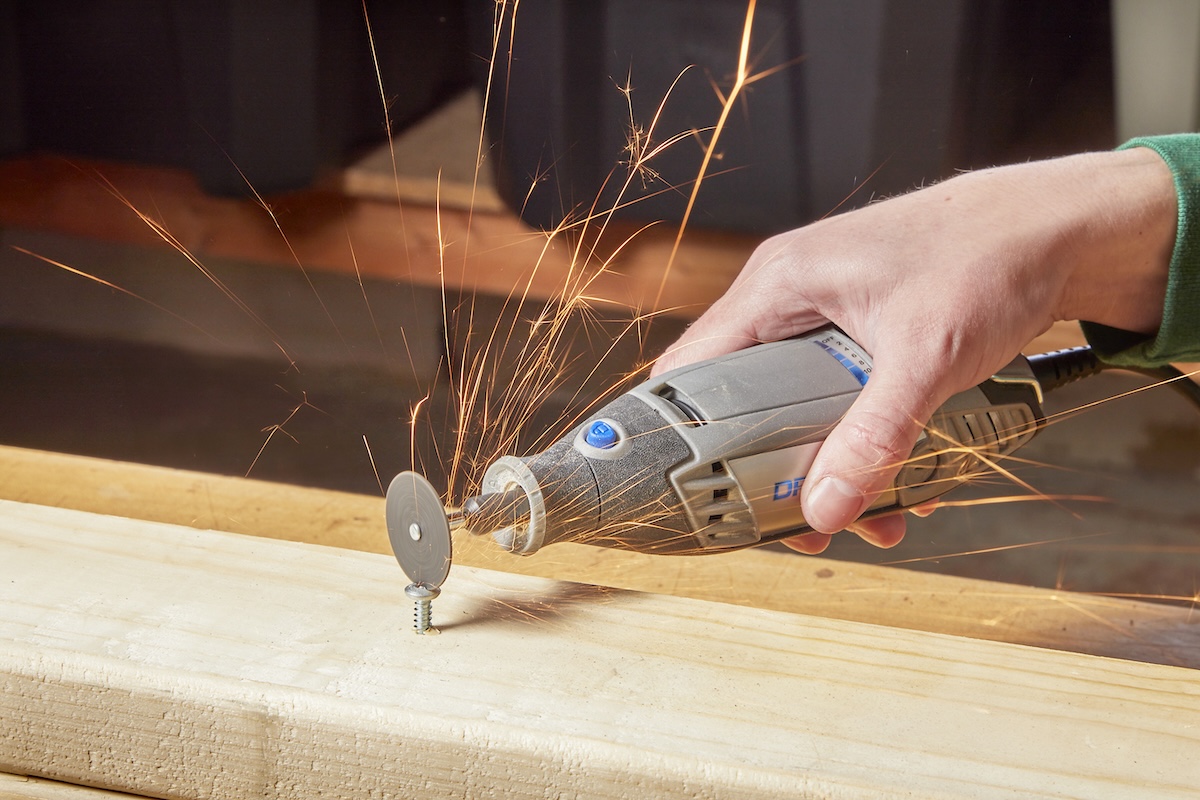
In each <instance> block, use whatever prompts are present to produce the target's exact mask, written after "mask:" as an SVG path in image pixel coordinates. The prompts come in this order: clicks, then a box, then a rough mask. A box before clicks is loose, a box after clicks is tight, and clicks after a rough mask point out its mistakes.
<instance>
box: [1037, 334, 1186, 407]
mask: <svg viewBox="0 0 1200 800" xmlns="http://www.w3.org/2000/svg"><path fill="white" fill-rule="evenodd" d="M1027 360H1028V361H1029V366H1030V367H1031V368H1032V369H1033V376H1034V377H1035V378H1037V382H1038V383H1039V384H1041V387H1042V391H1043V392H1047V393H1049V392H1052V391H1054V390H1055V389H1058V388H1060V387H1062V386H1066V385H1067V384H1068V383H1074V382H1075V381H1078V380H1082V379H1084V378H1088V377H1091V376H1092V375H1097V374H1099V373H1101V372H1104V371H1106V370H1114V369H1116V370H1124V371H1126V372H1133V373H1136V374H1138V375H1144V376H1146V377H1147V378H1153V379H1154V380H1156V381H1158V382H1160V383H1162V384H1164V385H1166V386H1170V387H1171V388H1172V389H1174V390H1175V391H1176V392H1178V393H1179V394H1181V395H1183V396H1184V397H1186V398H1187V399H1188V400H1189V401H1191V403H1192V404H1193V405H1195V406H1196V408H1197V409H1200V385H1197V384H1196V382H1195V381H1193V380H1192V379H1191V378H1190V377H1189V376H1188V375H1187V374H1186V373H1184V372H1181V371H1180V370H1178V369H1176V368H1175V367H1172V366H1171V365H1169V364H1167V365H1164V366H1161V367H1118V366H1114V365H1112V364H1105V363H1104V362H1103V361H1101V360H1100V359H1099V357H1097V355H1096V354H1095V352H1093V351H1092V348H1091V347H1089V346H1087V345H1084V346H1082V347H1072V348H1069V349H1067V350H1055V351H1053V352H1050V353H1042V354H1040V355H1036V356H1029V357H1028V359H1027Z"/></svg>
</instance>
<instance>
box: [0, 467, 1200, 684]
mask: <svg viewBox="0 0 1200 800" xmlns="http://www.w3.org/2000/svg"><path fill="white" fill-rule="evenodd" d="M0 497H2V498H5V499H9V500H16V501H20V502H26V503H37V504H40V505H50V506H59V507H63V508H72V509H80V510H85V511H92V512H95V513H100V514H111V515H116V516H122V517H129V518H133V519H143V520H151V521H157V522H166V523H173V524H180V525H188V526H192V527H196V528H201V529H208V528H212V529H217V530H223V531H231V532H236V533H244V534H250V535H254V536H265V537H281V536H282V537H284V538H287V539H290V540H293V541H302V542H308V543H312V544H321V545H330V546H335V547H343V548H350V549H354V550H359V551H362V552H368V553H380V554H388V553H390V552H391V551H390V547H389V545H388V542H387V535H386V531H385V530H384V526H383V500H382V499H381V498H378V497H367V496H363V495H354V494H347V493H344V492H332V491H324V490H317V489H306V488H301V487H296V486H287V485H283V484H277V483H268V482H264V481H255V480H247V479H245V478H230V477H223V476H218V475H207V474H203V473H197V472H187V471H183V470H172V469H164V468H161V467H151V466H145V465H138V464H122V463H117V462H112V461H105V460H103V459H94V458H83V457H80V456H67V455H61V454H57V453H44V452H38V451H33V450H23V449H20V448H13V447H3V446H0ZM454 558H455V563H456V564H462V565H465V566H474V567H484V568H488V569H495V570H501V571H504V572H510V573H514V574H522V575H530V576H537V577H546V578H557V579H562V580H571V581H578V582H582V583H591V584H597V585H602V586H609V587H614V588H620V589H630V590H635V591H641V592H653V593H656V594H667V595H674V596H678V597H690V598H694V599H699V600H715V601H718V602H723V603H733V604H736V605H743V606H749V607H753V608H761V609H768V610H774V611H785V612H791V613H802V614H814V615H817V616H822V617H829V618H833V619H843V620H850V621H857V622H868V623H872V624H879V625H887V626H891V627H899V628H906V629H911V630H919V631H927V632H931V633H945V634H953V635H957V636H970V637H974V638H978V639H988V640H994V641H1004V642H1012V643H1016V644H1027V645H1035V646H1038V647H1047V648H1052V649H1056V650H1066V651H1071V652H1077V653H1087V654H1091V655H1104V656H1115V657H1119V658H1125V659H1132V660H1136V661H1145V662H1150V663H1162V664H1173V665H1179V666H1190V667H1200V625H1195V624H1194V622H1195V614H1194V612H1193V611H1192V610H1191V609H1188V608H1182V607H1178V606H1168V605H1161V604H1155V603H1145V602H1135V601H1130V600H1123V599H1114V598H1110V597H1100V596H1092V595H1085V594H1076V593H1072V592H1067V591H1060V590H1048V589H1038V588H1031V587H1025V586H1014V585H1010V584H1002V583H994V582H990V581H980V580H970V579H966V578H957V577H953V576H946V575H936V574H930V573H926V572H913V571H909V570H903V569H896V568H889V567H877V566H873V565H870V564H854V563H850V562H844V561H837V560H835V559H831V558H817V559H813V558H806V557H801V556H796V555H792V554H787V553H780V552H770V551H761V550H748V551H742V552H738V553H728V554H725V555H722V556H720V557H715V558H714V557H711V556H701V557H696V558H678V557H662V556H659V557H656V556H647V555H641V554H638V553H625V552H621V551H617V550H608V549H605V548H598V547H588V546H586V545H571V544H562V545H555V546H554V547H551V548H547V549H546V550H544V551H542V552H541V553H538V554H536V555H534V556H532V557H529V558H516V557H513V556H510V555H508V554H506V553H503V552H500V551H499V550H498V548H496V547H495V546H493V545H492V544H491V543H490V542H488V541H485V540H482V539H476V538H473V537H470V536H467V535H461V536H459V537H457V538H456V541H455V555H454Z"/></svg>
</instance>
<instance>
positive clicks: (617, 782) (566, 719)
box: [0, 502, 1200, 798]
mask: <svg viewBox="0 0 1200 800" xmlns="http://www.w3.org/2000/svg"><path fill="white" fill-rule="evenodd" d="M0 563H3V564H5V572H6V580H4V581H0V642H2V643H3V645H2V647H0V682H2V683H3V691H2V692H0V730H3V731H4V732H5V733H4V735H3V736H0V770H3V771H7V772H11V773H28V774H33V775H38V776H43V777H47V778H51V779H56V780H63V781H69V782H73V783H80V784H85V785H93V786H98V787H101V788H108V789H114V790H120V791H128V792H133V793H138V794H145V795H148V796H158V797H238V798H241V797H248V796H264V795H270V796H278V797H313V796H319V795H322V794H329V795H336V796H400V797H417V796H422V797H461V796H464V795H466V796H479V795H485V794H486V795H494V796H504V797H538V798H541V797H548V796H551V797H553V796H587V797H629V796H641V797H688V798H692V797H696V796H706V797H772V798H774V797H781V796H789V797H821V798H825V797H839V798H842V797H847V798H848V797H881V796H886V797H920V798H938V797H962V796H964V795H967V794H969V795H971V796H974V797H1011V796H1023V797H1031V796H1052V797H1087V798H1103V797H1120V798H1125V797H1129V796H1131V794H1141V795H1142V796H1153V797H1156V798H1168V797H1191V796H1194V788H1195V786H1197V785H1200V762H1198V761H1197V760H1196V758H1195V754H1196V753H1197V752H1200V750H1198V748H1200V727H1197V726H1196V724H1195V720H1196V719H1197V715H1198V714H1200V684H1198V683H1197V682H1196V681H1195V679H1194V673H1193V672H1192V671H1190V670H1185V669H1180V668H1175V667H1163V666H1156V665H1144V664H1133V663H1130V662H1123V661H1116V660H1111V659H1103V658H1096V657H1090V656H1077V655H1071V654H1064V653H1056V652H1050V651H1045V650H1038V649H1033V648H1025V647H1019V646H1014V645H1006V644H998V643H992V642H980V641H975V640H968V639H961V638H956V637H949V636H940V635H936V634H922V633H913V632H908V631H901V630H895V629H889V628H883V627H878V626H872V625H863V624H856V623H847V622H839V621H831V620H821V619H817V618H813V617H806V616H802V615H795V614H784V613H779V612H771V611H761V610H756V609H748V608H742V607H736V606H730V605H723V604H715V603H707V602H702V601H696V600H688V599H682V598H672V597H659V596H653V595H646V594H642V593H636V592H624V591H613V590H609V589H603V588H597V587H589V586H584V585H579V584H571V583H563V582H556V581H548V580H542V579H535V578H528V577H520V576H512V575H504V574H500V573H496V572H490V571H485V570H475V569H470V568H457V567H456V568H455V570H454V574H453V575H452V577H451V579H450V580H449V581H448V582H447V584H446V586H445V592H444V594H443V596H442V597H441V598H440V599H439V600H438V603H437V605H436V606H435V619H436V621H437V623H438V624H439V625H440V626H441V627H442V633H441V635H439V636H429V637H419V636H416V635H414V634H412V633H410V632H409V631H408V630H407V626H408V625H409V623H410V618H411V606H410V605H409V604H408V603H407V602H406V601H405V599H404V594H403V587H404V580H403V579H402V577H401V575H400V573H399V572H398V570H397V568H396V566H395V564H394V563H393V562H392V561H391V559H389V558H387V557H385V556H377V555H370V554H363V553H354V552H349V551H344V550H335V549H329V548H322V547H318V546H313V545H305V544H297V543H292V542H283V541H271V540H265V539H257V538H252V537H245V536H237V535H230V534H223V533H214V532H205V531H198V530H193V529H187V528H180V527H175V526H165V525H161V524H155V523H146V522H135V521H130V520H125V519H121V518H115V517H100V516H96V515H90V514H86V513H81V512H72V511H64V510H58V509H48V508H45V507H38V506H29V505H22V504H14V503H8V502H4V503H0Z"/></svg>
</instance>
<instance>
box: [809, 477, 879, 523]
mask: <svg viewBox="0 0 1200 800" xmlns="http://www.w3.org/2000/svg"><path fill="white" fill-rule="evenodd" d="M866 507H867V498H866V497H864V496H863V493H862V492H860V491H858V490H857V489H855V488H854V487H853V486H851V485H850V484H848V483H846V482H845V481H844V480H842V479H841V478H834V477H828V478H822V479H821V480H820V481H818V482H817V485H816V486H814V487H813V488H812V491H811V492H809V494H808V513H807V514H806V519H807V520H808V524H809V525H810V526H812V527H813V528H815V529H816V530H818V531H824V532H825V533H833V532H834V531H840V530H842V529H843V528H845V527H846V526H847V525H849V524H850V523H851V522H853V521H854V520H856V519H858V515H859V514H861V513H862V512H863V511H865V510H866Z"/></svg>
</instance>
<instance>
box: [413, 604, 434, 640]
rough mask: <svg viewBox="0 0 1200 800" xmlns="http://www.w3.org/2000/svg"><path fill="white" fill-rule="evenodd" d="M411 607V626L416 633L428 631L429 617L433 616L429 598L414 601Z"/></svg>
mask: <svg viewBox="0 0 1200 800" xmlns="http://www.w3.org/2000/svg"><path fill="white" fill-rule="evenodd" d="M415 606H416V607H415V608H414V609H413V628H414V629H415V630H416V632H417V633H428V632H429V629H430V627H432V626H431V625H430V618H431V617H432V616H433V603H432V602H431V601H429V600H418V601H416V604H415Z"/></svg>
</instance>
